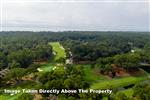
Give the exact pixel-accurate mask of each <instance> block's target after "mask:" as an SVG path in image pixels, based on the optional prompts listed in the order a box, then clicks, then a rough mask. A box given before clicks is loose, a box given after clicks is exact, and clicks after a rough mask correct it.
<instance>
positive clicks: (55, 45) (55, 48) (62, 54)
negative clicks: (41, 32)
mask: <svg viewBox="0 0 150 100" xmlns="http://www.w3.org/2000/svg"><path fill="white" fill-rule="evenodd" d="M49 44H50V45H51V46H52V47H53V51H54V52H55V53H56V56H55V60H58V59H59V58H61V57H62V58H65V57H66V52H65V50H64V49H63V48H62V46H61V44H60V43H59V42H50V43H49Z"/></svg>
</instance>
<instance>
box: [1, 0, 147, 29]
mask: <svg viewBox="0 0 150 100" xmlns="http://www.w3.org/2000/svg"><path fill="white" fill-rule="evenodd" d="M0 1H1V2H0V4H1V6H0V8H1V10H0V14H1V15H0V16H1V20H0V21H1V30H3V31H10V30H11V31H150V26H149V23H150V20H149V19H150V15H149V13H150V1H148V0H0Z"/></svg>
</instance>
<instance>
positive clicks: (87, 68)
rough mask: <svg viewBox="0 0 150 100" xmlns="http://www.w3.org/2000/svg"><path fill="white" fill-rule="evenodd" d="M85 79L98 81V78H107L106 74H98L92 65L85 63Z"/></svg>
mask: <svg viewBox="0 0 150 100" xmlns="http://www.w3.org/2000/svg"><path fill="white" fill-rule="evenodd" d="M83 70H84V73H85V76H84V79H85V80H86V81H88V82H93V81H98V80H105V79H106V78H105V77H104V76H100V75H97V74H96V73H94V70H93V69H92V68H91V66H90V65H84V69H83Z"/></svg>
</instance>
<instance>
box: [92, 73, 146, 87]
mask: <svg viewBox="0 0 150 100" xmlns="http://www.w3.org/2000/svg"><path fill="white" fill-rule="evenodd" d="M146 79H148V78H147V76H140V77H133V76H129V77H122V78H115V79H112V80H106V81H103V82H97V83H94V84H92V85H91V87H90V88H92V89H107V88H118V87H124V86H128V85H131V84H135V83H138V82H140V81H144V80H146Z"/></svg>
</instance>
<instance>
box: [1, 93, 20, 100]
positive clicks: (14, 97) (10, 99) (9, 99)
mask: <svg viewBox="0 0 150 100" xmlns="http://www.w3.org/2000/svg"><path fill="white" fill-rule="evenodd" d="M20 95H21V93H20V94H15V95H12V96H11V95H6V94H5V95H0V100H17V99H18V97H19V96H20Z"/></svg>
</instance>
